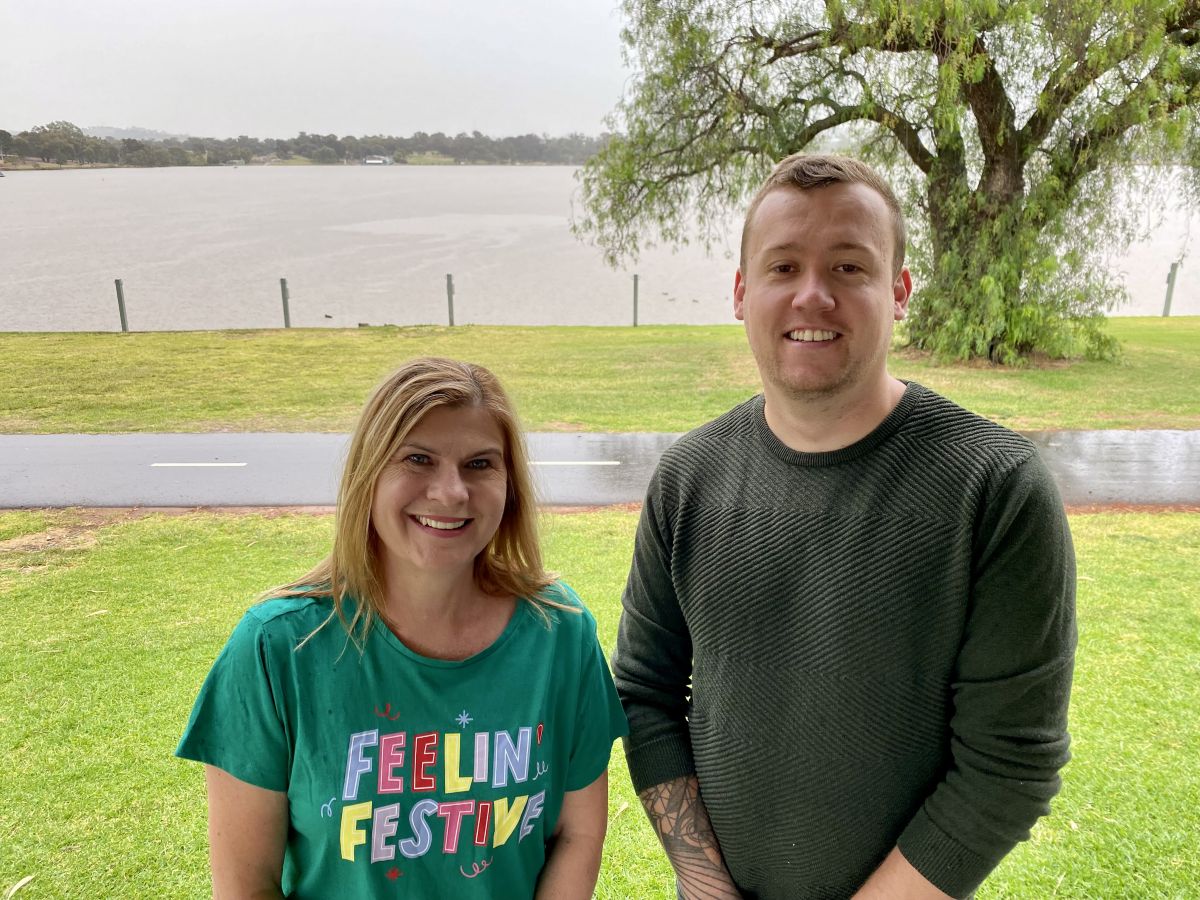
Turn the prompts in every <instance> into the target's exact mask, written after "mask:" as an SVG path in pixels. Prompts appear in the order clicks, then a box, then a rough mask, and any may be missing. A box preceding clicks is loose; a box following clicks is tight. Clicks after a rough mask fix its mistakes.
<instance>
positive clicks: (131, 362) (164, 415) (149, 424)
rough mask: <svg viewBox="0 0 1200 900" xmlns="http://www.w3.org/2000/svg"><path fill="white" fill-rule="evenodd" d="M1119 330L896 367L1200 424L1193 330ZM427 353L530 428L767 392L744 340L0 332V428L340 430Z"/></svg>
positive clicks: (1095, 410) (692, 411)
mask: <svg viewBox="0 0 1200 900" xmlns="http://www.w3.org/2000/svg"><path fill="white" fill-rule="evenodd" d="M1110 330H1111V331H1112V333H1113V334H1114V335H1115V336H1117V337H1118V338H1120V339H1121V341H1122V342H1123V344H1124V347H1125V355H1124V359H1123V361H1121V362H1119V363H1100V362H1086V361H1081V362H1076V363H1073V364H1070V365H1054V366H1049V367H1045V368H1026V369H998V368H992V367H988V366H937V365H933V364H931V363H930V362H928V361H927V360H922V359H913V358H909V357H908V356H906V355H904V354H898V355H895V356H894V358H893V361H892V371H893V372H894V373H895V374H897V375H899V376H900V377H903V378H912V379H916V380H917V381H920V382H921V383H923V384H925V385H927V386H929V387H931V388H934V389H935V390H938V391H940V392H942V393H944V394H945V395H947V396H948V397H950V398H951V399H953V400H956V401H957V402H959V403H961V404H963V405H964V406H967V407H968V408H970V409H973V410H975V411H977V412H979V413H981V414H983V415H985V416H988V417H989V418H992V419H995V420H996V421H999V422H1001V423H1003V424H1005V425H1008V426H1010V427H1013V428H1019V429H1046V428H1073V429H1074V428H1184V429H1194V428H1200V391H1197V390H1196V385H1197V384H1200V317H1190V318H1173V319H1150V318H1144V319H1113V320H1112V321H1111V323H1110ZM421 354H439V355H445V356H453V357H459V358H462V359H470V360H473V361H476V362H480V363H483V364H484V365H486V366H488V367H489V368H492V369H493V370H494V371H495V372H496V373H497V374H498V375H499V376H500V377H501V378H502V379H503V381H504V382H505V384H506V385H507V387H508V389H509V390H510V392H511V393H512V394H513V397H514V399H515V400H516V403H517V406H518V409H519V410H520V412H521V415H522V417H523V419H524V421H525V423H526V426H527V427H529V428H531V429H534V430H545V431H687V430H688V429H690V428H693V427H695V426H696V425H698V424H700V423H702V422H705V421H707V420H708V419H711V418H713V417H714V416H717V415H719V414H720V413H722V412H724V411H725V410H726V409H728V408H729V407H731V406H733V405H734V404H735V403H738V402H739V401H741V400H743V399H745V398H746V397H748V396H750V395H751V394H754V393H757V392H758V390H759V389H760V388H759V381H758V373H757V371H756V369H755V367H754V363H753V359H752V358H751V356H750V352H749V350H748V348H747V346H746V340H745V336H744V335H743V333H742V330H741V328H740V327H738V326H723V325H722V326H652V327H641V328H617V327H611V328H587V327H537V328H535V327H494V326H462V327H458V328H445V327H437V326H422V327H414V328H369V329H356V330H352V331H334V330H301V329H295V330H291V331H282V330H274V331H220V332H171V333H164V332H159V333H135V334H119V333H117V334H85V333H44V334H13V333H5V334H0V359H3V360H4V362H3V363H2V364H0V366H2V367H3V368H2V369H0V371H2V372H3V375H2V376H0V386H2V387H3V390H0V432H3V433H22V432H28V433H47V432H131V431H138V432H146V431H254V430H263V431H346V430H349V428H350V427H351V425H352V423H353V422H354V419H355V417H356V415H357V414H358V411H359V409H360V408H361V406H362V403H363V400H364V399H365V398H366V394H367V392H368V391H369V390H370V389H371V387H372V386H374V385H375V384H376V383H377V382H378V381H379V380H380V379H381V378H382V377H383V375H384V374H386V373H387V372H388V371H390V370H391V369H393V368H394V367H395V366H397V365H398V364H399V363H400V362H402V361H403V360H405V359H407V358H409V357H412V356H416V355H421Z"/></svg>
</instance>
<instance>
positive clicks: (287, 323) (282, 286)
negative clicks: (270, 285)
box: [279, 278, 292, 328]
mask: <svg viewBox="0 0 1200 900" xmlns="http://www.w3.org/2000/svg"><path fill="white" fill-rule="evenodd" d="M279 292H280V293H281V294H283V327H284V328H291V327H292V316H291V313H290V312H289V311H288V289H287V279H286V278H280V279H279Z"/></svg>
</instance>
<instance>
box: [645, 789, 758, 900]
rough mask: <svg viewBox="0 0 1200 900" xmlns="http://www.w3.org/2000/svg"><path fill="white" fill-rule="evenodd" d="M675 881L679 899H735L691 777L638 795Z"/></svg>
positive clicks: (734, 892) (698, 793)
mask: <svg viewBox="0 0 1200 900" xmlns="http://www.w3.org/2000/svg"><path fill="white" fill-rule="evenodd" d="M638 798H639V799H640V800H641V801H642V806H644V807H645V808H646V815H648V816H649V817H650V824H651V825H653V826H654V831H655V833H656V834H657V835H658V839H659V840H660V841H662V845H663V849H665V850H666V851H667V858H668V859H669V860H671V865H672V867H674V869H675V877H676V878H677V879H678V880H679V897H680V898H682V900H738V898H740V896H741V895H740V894H738V892H737V888H736V887H735V886H734V884H733V879H732V878H731V877H730V876H729V870H728V869H726V868H725V860H724V858H723V857H722V856H721V846H720V844H718V843H717V836H716V835H715V834H713V830H712V823H711V822H709V820H708V811H707V810H706V809H705V808H704V801H703V800H701V799H700V783H699V782H698V781H697V780H696V776H695V775H685V776H684V777H683V778H676V779H674V780H673V781H667V782H664V783H663V784H657V785H655V786H654V787H651V788H646V790H644V791H642V792H641V793H640V794H638Z"/></svg>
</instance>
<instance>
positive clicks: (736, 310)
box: [733, 266, 746, 322]
mask: <svg viewBox="0 0 1200 900" xmlns="http://www.w3.org/2000/svg"><path fill="white" fill-rule="evenodd" d="M745 302H746V279H745V278H743V277H742V269H741V267H740V266H739V267H738V270H737V271H736V272H734V273H733V317H734V318H735V319H737V320H738V321H739V322H741V321H743V316H742V304H743V303H745Z"/></svg>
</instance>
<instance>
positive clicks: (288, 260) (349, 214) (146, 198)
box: [0, 166, 1200, 331]
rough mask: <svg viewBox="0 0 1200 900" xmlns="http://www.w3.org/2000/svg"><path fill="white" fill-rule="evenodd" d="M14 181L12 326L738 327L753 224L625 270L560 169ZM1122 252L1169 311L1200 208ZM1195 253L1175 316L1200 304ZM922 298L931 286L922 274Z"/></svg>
mask: <svg viewBox="0 0 1200 900" xmlns="http://www.w3.org/2000/svg"><path fill="white" fill-rule="evenodd" d="M8 176H9V177H7V178H5V179H4V180H3V181H2V182H0V248H2V251H3V262H4V274H3V279H2V280H0V316H2V320H0V321H2V323H3V324H0V328H4V329H5V330H18V331H37V330H115V329H117V328H119V327H120V324H119V318H118V315H117V304H116V298H115V293H114V289H113V279H115V278H121V279H123V281H124V286H125V297H126V305H127V308H128V313H129V322H130V326H131V327H132V328H133V329H134V330H165V329H196V328H235V327H236V328H264V327H279V326H280V325H282V321H283V313H282V304H281V300H280V294H279V279H280V278H281V277H286V278H287V279H288V287H289V290H290V295H291V301H290V311H291V319H292V323H293V324H294V325H296V326H298V327H322V326H334V327H354V326H355V325H356V324H358V323H360V322H366V323H370V324H384V323H393V324H419V323H435V324H442V323H445V322H446V320H447V308H446V274H447V273H452V274H453V275H454V284H455V296H454V310H455V321H456V322H457V323H459V324H465V323H481V324H564V325H625V324H629V323H630V322H631V321H632V317H633V290H632V277H631V276H632V274H633V272H635V271H636V272H637V273H638V274H639V275H640V291H639V310H638V319H639V321H640V322H641V323H644V324H657V323H694V324H714V323H732V322H733V317H732V311H731V301H730V288H731V285H732V274H733V269H734V267H735V265H736V263H735V262H734V260H733V259H732V258H727V257H726V256H725V252H726V251H729V250H731V249H732V248H734V247H735V246H736V239H737V229H738V223H731V224H730V228H729V234H728V237H727V240H726V242H725V244H724V245H723V247H721V248H719V249H718V251H717V253H716V257H715V258H710V257H708V256H706V255H705V254H704V252H703V251H702V250H701V249H700V248H698V247H694V246H693V247H688V248H684V249H683V250H681V251H680V252H679V253H677V254H675V253H672V252H670V251H668V250H652V251H648V252H647V253H646V254H644V255H643V257H642V259H641V260H639V261H638V262H637V263H631V264H628V265H627V267H626V268H625V269H623V270H621V271H613V270H612V269H609V268H607V267H606V266H605V265H604V264H603V262H602V260H601V256H600V253H599V251H598V250H596V249H595V248H594V247H591V246H588V245H586V244H582V243H580V242H579V241H577V240H576V239H575V238H574V237H573V236H572V235H571V233H570V230H569V221H570V216H571V204H572V196H573V194H574V191H575V187H576V184H575V181H574V170H573V169H570V168H565V167H491V166H465V167H456V166H432V167H416V166H413V167H409V166H378V167H376V166H370V167H368V166H321V167H315V166H314V167H245V166H243V167H236V168H235V167H220V168H216V167H214V168H178V169H102V170H90V171H63V172H10V173H8ZM1165 215H1166V220H1165V222H1164V224H1163V225H1162V226H1161V227H1160V228H1159V229H1158V230H1157V231H1156V232H1155V235H1154V237H1153V238H1152V239H1151V240H1149V241H1147V242H1144V243H1142V244H1139V245H1136V246H1135V247H1134V248H1132V250H1131V251H1130V253H1129V254H1128V255H1126V256H1125V257H1123V258H1119V259H1115V260H1114V261H1113V267H1114V272H1122V273H1124V274H1125V277H1127V278H1128V281H1129V284H1130V288H1131V290H1132V292H1133V294H1134V303H1133V304H1132V305H1130V306H1128V307H1125V308H1123V309H1122V310H1119V312H1120V313H1122V314H1137V315H1157V314H1159V313H1160V312H1161V311H1162V303H1163V293H1164V288H1165V283H1164V279H1165V277H1166V274H1167V272H1168V271H1169V269H1170V261H1171V258H1172V257H1173V256H1175V255H1177V254H1178V253H1179V252H1180V251H1181V248H1183V247H1184V246H1185V243H1184V240H1183V239H1184V236H1185V235H1186V234H1187V233H1189V230H1190V219H1189V217H1188V214H1187V213H1186V212H1184V211H1181V210H1178V209H1174V210H1168V211H1167V212H1166V214H1165ZM1189 273H1190V269H1189V266H1188V264H1187V262H1186V260H1185V264H1184V267H1183V268H1182V269H1181V271H1180V277H1179V279H1178V281H1177V284H1176V289H1175V296H1174V301H1173V304H1172V310H1173V313H1174V314H1176V315H1196V314H1200V292H1197V291H1196V290H1195V289H1194V288H1193V287H1192V285H1193V284H1194V281H1190V280H1189V279H1190V277H1191V276H1190V274H1189ZM917 290H918V293H917V297H916V302H919V297H920V294H919V291H920V286H919V285H918V286H917Z"/></svg>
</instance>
